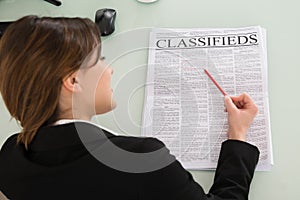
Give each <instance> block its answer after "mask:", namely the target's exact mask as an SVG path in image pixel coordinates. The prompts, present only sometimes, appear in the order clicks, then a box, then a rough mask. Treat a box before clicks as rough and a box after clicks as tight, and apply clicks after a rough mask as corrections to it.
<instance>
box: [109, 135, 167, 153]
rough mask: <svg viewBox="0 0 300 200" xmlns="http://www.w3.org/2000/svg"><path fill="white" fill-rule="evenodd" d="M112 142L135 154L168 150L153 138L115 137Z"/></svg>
mask: <svg viewBox="0 0 300 200" xmlns="http://www.w3.org/2000/svg"><path fill="white" fill-rule="evenodd" d="M111 141H112V142H113V143H114V144H115V145H117V146H119V147H120V148H122V149H124V150H127V151H130V152H134V153H149V152H153V151H156V150H159V149H161V148H166V146H165V144H164V143H163V142H162V141H160V140H159V139H157V138H153V137H131V136H115V137H113V138H111Z"/></svg>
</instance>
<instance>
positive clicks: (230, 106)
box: [224, 96, 236, 112]
mask: <svg viewBox="0 0 300 200" xmlns="http://www.w3.org/2000/svg"><path fill="white" fill-rule="evenodd" d="M224 101H225V107H226V110H227V111H228V112H230V111H232V110H234V109H236V106H235V105H234V103H233V102H232V99H231V98H230V96H225V99H224Z"/></svg>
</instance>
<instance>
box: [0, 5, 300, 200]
mask: <svg viewBox="0 0 300 200" xmlns="http://www.w3.org/2000/svg"><path fill="white" fill-rule="evenodd" d="M105 7H108V8H114V9H116V10H117V20H116V32H115V33H114V34H113V35H112V36H109V37H107V38H105V39H104V40H105V41H104V49H103V54H105V56H107V57H108V59H109V60H113V62H112V66H113V68H114V77H113V87H114V90H115V98H116V99H117V102H118V108H117V109H116V110H114V111H113V112H111V113H109V114H105V115H103V116H100V117H97V118H95V120H97V122H99V123H100V124H102V125H104V126H106V127H108V128H110V129H112V130H114V131H115V132H119V133H121V134H126V133H127V132H130V135H139V128H140V124H141V116H142V105H143V87H141V88H140V89H138V86H140V85H142V84H143V83H145V77H146V64H147V48H146V47H147V42H148V31H149V28H151V27H172V28H207V27H244V26H251V25H261V26H262V27H264V28H266V29H267V46H268V67H269V69H268V72H269V99H270V114H271V128H272V140H273V149H274V161H275V165H274V166H273V168H272V170H271V171H270V172H256V174H255V176H254V179H253V183H252V186H251V191H250V199H252V200H266V199H272V200H282V199H298V198H299V197H298V196H299V194H298V192H299V191H298V190H299V179H300V175H299V173H298V169H300V159H299V157H298V156H297V154H298V153H299V150H300V126H299V124H298V123H300V121H299V113H300V104H299V103H298V100H299V99H300V89H299V86H300V84H299V83H300V81H299V78H298V76H299V74H300V59H299V58H300V40H299V39H298V38H297V37H299V36H300V25H299V20H300V12H299V7H300V3H299V1H298V0H286V1H281V0H264V1H261V0H252V1H240V0H227V1H220V0H210V1H201V0H184V1H183V0H182V1H179V0H159V1H157V2H155V3H153V4H143V3H139V2H137V1H136V0H101V1H100V0H89V1H83V0H63V5H62V6H60V7H55V6H53V5H51V4H48V3H46V2H44V1H43V0H26V1H25V0H0V20H1V21H9V20H16V19H18V18H19V17H22V16H24V15H28V14H37V15H40V16H45V15H46V16H67V17H71V16H79V17H88V18H91V19H94V16H95V12H96V10H98V9H100V8H105ZM133 41H134V42H133ZM134 89H136V92H133V90H134ZM129 97H130V98H129ZM9 120H10V116H9V114H8V112H7V110H6V108H5V106H4V103H3V101H2V100H1V99H0V130H1V134H0V144H2V143H3V142H4V140H5V139H6V138H7V137H8V136H9V135H10V134H12V133H14V132H16V131H18V130H19V128H18V126H17V125H16V123H15V122H14V120H12V121H11V122H10V121H9ZM192 174H193V176H194V178H195V179H196V180H197V181H198V182H199V183H200V184H201V185H202V186H203V187H204V189H205V190H206V191H208V189H209V187H210V185H211V183H212V180H213V176H214V172H212V171H192Z"/></svg>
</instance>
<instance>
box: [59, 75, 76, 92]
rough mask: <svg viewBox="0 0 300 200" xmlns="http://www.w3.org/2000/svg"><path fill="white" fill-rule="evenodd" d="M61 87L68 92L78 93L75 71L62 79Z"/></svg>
mask: <svg viewBox="0 0 300 200" xmlns="http://www.w3.org/2000/svg"><path fill="white" fill-rule="evenodd" d="M62 86H63V87H64V88H65V89H66V90H68V91H70V92H79V91H80V86H79V83H78V77H77V71H76V72H74V73H72V74H71V75H69V76H66V77H65V78H64V79H63V85H62Z"/></svg>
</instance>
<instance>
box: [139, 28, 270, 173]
mask: <svg viewBox="0 0 300 200" xmlns="http://www.w3.org/2000/svg"><path fill="white" fill-rule="evenodd" d="M265 35H266V34H265V30H264V29H262V28H261V27H247V28H235V29H153V30H152V32H151V33H150V42H149V57H148V72H147V86H146V91H145V102H144V113H143V126H142V135H143V136H152V137H157V138H159V139H160V140H162V141H163V142H164V143H165V144H166V146H167V147H168V148H169V149H170V151H171V153H172V154H173V155H175V156H176V158H177V159H178V160H180V162H181V163H182V164H183V166H184V167H185V168H186V169H215V168H216V166H217V161H218V156H219V152H220V147H221V143H222V142H223V141H224V140H226V138H227V136H226V131H227V126H228V125H227V113H226V112H225V111H224V96H223V95H222V93H221V92H220V91H219V90H218V89H217V88H216V87H215V85H214V84H213V83H212V82H211V80H210V79H209V78H208V77H207V75H206V74H205V73H204V69H207V70H208V71H209V72H210V73H211V74H212V76H213V77H214V78H215V79H216V81H217V82H218V83H219V84H220V85H221V87H222V88H223V89H224V90H225V91H226V93H227V94H228V95H239V94H241V93H243V92H247V93H248V94H250V95H251V97H252V98H253V100H254V101H255V103H256V104H257V105H258V108H259V113H258V115H257V117H256V118H255V120H254V122H253V124H252V126H251V127H250V130H249V132H248V134H247V141H248V142H249V143H252V144H254V145H256V146H257V147H258V148H259V150H260V158H259V163H258V167H257V169H258V170H269V169H270V166H271V164H272V163H273V158H272V144H271V132H270V119H269V105H268V87H267V58H266V54H267V52H266V42H265Z"/></svg>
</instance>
